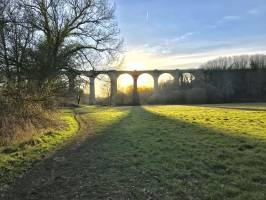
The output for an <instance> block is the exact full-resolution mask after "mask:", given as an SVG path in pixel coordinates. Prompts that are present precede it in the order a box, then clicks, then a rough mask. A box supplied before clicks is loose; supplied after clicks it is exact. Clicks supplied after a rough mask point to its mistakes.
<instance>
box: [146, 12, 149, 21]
mask: <svg viewBox="0 0 266 200" xmlns="http://www.w3.org/2000/svg"><path fill="white" fill-rule="evenodd" d="M148 21H149V11H147V13H146V22H148Z"/></svg>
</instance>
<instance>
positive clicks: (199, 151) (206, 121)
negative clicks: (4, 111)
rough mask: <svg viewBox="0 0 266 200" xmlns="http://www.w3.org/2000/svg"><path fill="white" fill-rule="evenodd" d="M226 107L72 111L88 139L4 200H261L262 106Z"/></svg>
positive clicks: (265, 161) (264, 184) (265, 120)
mask: <svg viewBox="0 0 266 200" xmlns="http://www.w3.org/2000/svg"><path fill="white" fill-rule="evenodd" d="M243 106H244V107H243ZM223 107H226V108H220V107H218V106H217V105H214V107H203V106H145V107H124V108H97V107H83V108H80V109H76V110H75V112H76V113H78V119H79V122H80V124H81V126H82V129H83V130H87V133H88V134H84V135H83V137H82V140H80V141H79V142H78V143H77V145H73V146H72V147H68V148H63V149H61V150H60V151H59V152H58V153H57V154H56V155H55V156H54V158H51V159H50V160H47V161H46V162H44V163H43V165H42V166H40V167H38V168H37V169H35V170H33V172H32V173H30V174H28V175H26V176H25V177H23V178H22V179H20V180H18V181H17V183H16V184H15V185H14V186H13V189H11V190H10V191H9V192H8V194H7V199H8V198H9V199H21V198H22V197H24V198H25V197H26V198H28V199H54V198H56V199H138V200H139V199H158V200H159V199H160V200H161V199H167V200H168V199H180V200H186V199H204V200H205V199H239V200H245V199H247V200H252V199H254V200H260V199H261V200H264V199H266V171H265V169H266V112H265V110H264V109H265V107H266V106H265V104H262V105H260V106H259V107H258V106H257V108H256V109H251V110H247V109H246V108H247V107H248V108H250V105H241V106H239V105H237V106H235V107H238V108H237V109H235V108H234V106H233V105H230V106H228V105H224V106H223ZM227 107H228V108H227ZM251 107H252V106H251ZM55 158H60V159H55Z"/></svg>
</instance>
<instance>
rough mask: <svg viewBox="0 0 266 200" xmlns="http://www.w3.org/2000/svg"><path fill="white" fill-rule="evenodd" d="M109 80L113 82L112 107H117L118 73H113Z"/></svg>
mask: <svg viewBox="0 0 266 200" xmlns="http://www.w3.org/2000/svg"><path fill="white" fill-rule="evenodd" d="M109 78H110V80H111V96H110V104H111V106H116V95H117V78H118V75H117V73H115V72H113V73H110V74H109Z"/></svg>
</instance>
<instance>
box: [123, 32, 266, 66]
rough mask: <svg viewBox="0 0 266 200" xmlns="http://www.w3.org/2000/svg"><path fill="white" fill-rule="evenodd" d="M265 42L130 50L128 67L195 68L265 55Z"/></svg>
mask: <svg viewBox="0 0 266 200" xmlns="http://www.w3.org/2000/svg"><path fill="white" fill-rule="evenodd" d="M188 35H189V34H188ZM169 41H170V39H169ZM264 42H266V37H265V36H260V37H257V38H254V37H252V38H245V39H243V38H242V39H238V40H233V41H229V40H224V41H223V40H221V41H213V40H189V41H186V42H183V43H179V44H178V45H175V44H168V45H167V44H166V43H163V42H161V41H158V44H155V45H148V44H145V45H141V46H138V47H136V48H130V49H129V51H128V52H127V54H126V59H125V60H126V62H125V65H130V64H131V65H132V63H133V64H139V66H141V68H140V69H143V68H144V67H145V68H146V67H147V68H148V69H155V68H158V69H164V68H165V69H166V68H172V67H173V68H176V67H181V68H182V67H186V68H194V67H198V66H200V65H201V64H202V63H205V62H207V61H208V60H211V59H215V58H217V57H220V56H231V55H240V54H257V53H264V54H266V47H265V46H264V45H263V44H264ZM171 66H172V67H171ZM140 69H139V70H140Z"/></svg>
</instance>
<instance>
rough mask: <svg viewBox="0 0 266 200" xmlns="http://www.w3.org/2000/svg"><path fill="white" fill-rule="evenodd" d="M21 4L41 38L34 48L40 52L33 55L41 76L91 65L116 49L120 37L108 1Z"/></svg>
mask: <svg viewBox="0 0 266 200" xmlns="http://www.w3.org/2000/svg"><path fill="white" fill-rule="evenodd" d="M21 4H22V5H23V7H24V9H25V12H27V13H28V15H27V22H28V23H29V24H30V26H31V27H32V28H34V29H36V30H37V33H38V36H39V37H38V40H39V41H41V43H40V44H39V46H38V47H37V49H36V50H37V52H40V54H36V53H35V54H34V55H36V58H35V61H36V63H37V65H38V66H42V77H45V76H44V75H46V73H49V74H56V73H57V72H58V71H60V70H62V69H66V70H68V69H76V68H81V66H89V67H91V68H92V69H94V68H95V66H97V65H98V64H99V63H100V61H103V60H104V61H109V60H110V59H112V58H114V57H115V56H116V54H117V53H118V50H119V47H120V46H121V40H119V38H118V35H119V30H118V28H117V24H116V22H115V19H114V8H113V7H110V6H109V4H108V1H106V0H30V1H29V0H25V1H23V2H22V3H21ZM51 72H52V73H51ZM49 74H47V76H49Z"/></svg>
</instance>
